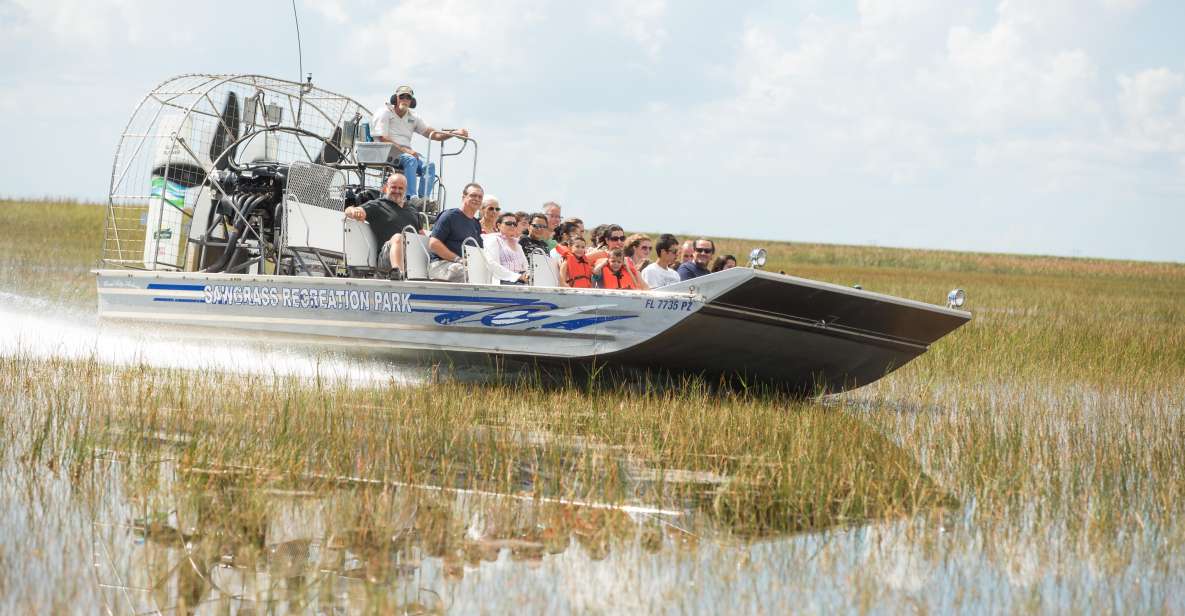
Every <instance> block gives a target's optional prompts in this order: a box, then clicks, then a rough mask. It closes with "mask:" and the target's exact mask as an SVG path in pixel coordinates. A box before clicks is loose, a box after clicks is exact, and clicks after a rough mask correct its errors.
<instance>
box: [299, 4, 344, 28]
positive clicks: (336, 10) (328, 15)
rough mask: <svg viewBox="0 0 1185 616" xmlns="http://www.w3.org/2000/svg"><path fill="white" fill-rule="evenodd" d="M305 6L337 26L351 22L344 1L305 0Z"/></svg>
mask: <svg viewBox="0 0 1185 616" xmlns="http://www.w3.org/2000/svg"><path fill="white" fill-rule="evenodd" d="M304 6H305V7H307V8H310V9H312V10H314V11H316V12H317V13H318V14H319V15H321V16H322V17H324V18H325V19H328V20H330V21H332V22H334V23H337V24H344V23H348V22H349V21H350V14H349V12H347V11H346V7H345V6H344V5H343V0H305V1H304Z"/></svg>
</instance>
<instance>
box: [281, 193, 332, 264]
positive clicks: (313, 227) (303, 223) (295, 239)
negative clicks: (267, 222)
mask: <svg viewBox="0 0 1185 616" xmlns="http://www.w3.org/2000/svg"><path fill="white" fill-rule="evenodd" d="M284 210H285V216H284V246H285V247H286V248H288V249H289V250H305V251H321V252H329V253H333V254H334V255H337V256H341V255H342V254H343V253H344V252H345V239H344V237H343V235H344V234H343V233H342V213H341V211H340V210H334V209H330V208H325V207H318V206H316V205H309V204H307V203H301V202H300V201H296V200H295V199H288V201H287V202H286V203H285V207H284Z"/></svg>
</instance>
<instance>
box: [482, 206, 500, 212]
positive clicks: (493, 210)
mask: <svg viewBox="0 0 1185 616" xmlns="http://www.w3.org/2000/svg"><path fill="white" fill-rule="evenodd" d="M486 211H487V212H501V211H502V208H500V207H487V208H486Z"/></svg>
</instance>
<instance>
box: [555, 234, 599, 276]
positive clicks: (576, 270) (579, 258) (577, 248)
mask: <svg viewBox="0 0 1185 616" xmlns="http://www.w3.org/2000/svg"><path fill="white" fill-rule="evenodd" d="M565 241H567V242H570V244H571V246H570V248H571V250H565V251H564V256H563V260H562V261H560V284H562V285H564V286H565V287H575V288H577V289H589V288H592V286H593V284H592V273H593V272H592V263H590V262H589V261H588V259H587V258H586V257H587V253H588V244H587V243H586V242H585V241H584V238H583V237H581V236H579V235H574V236H571V237H570V239H568V240H565ZM561 245H562V244H561ZM557 248H558V246H557Z"/></svg>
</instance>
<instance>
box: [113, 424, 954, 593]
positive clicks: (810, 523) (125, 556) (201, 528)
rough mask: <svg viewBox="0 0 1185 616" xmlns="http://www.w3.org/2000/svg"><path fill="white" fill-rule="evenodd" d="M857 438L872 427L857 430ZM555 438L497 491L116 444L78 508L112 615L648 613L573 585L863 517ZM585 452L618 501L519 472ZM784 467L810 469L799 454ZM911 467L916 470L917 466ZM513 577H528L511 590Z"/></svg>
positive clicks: (937, 497) (530, 442) (660, 572)
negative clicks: (154, 455)
mask: <svg viewBox="0 0 1185 616" xmlns="http://www.w3.org/2000/svg"><path fill="white" fill-rule="evenodd" d="M474 432H475V433H476V434H478V435H479V438H482V439H486V438H488V437H489V435H488V434H487V431H486V430H482V429H478V430H475V431H474ZM868 438H870V439H881V438H883V437H880V436H879V435H877V434H876V433H875V432H873V431H871V430H869V431H868ZM553 441H554V439H553V438H552V437H550V436H549V435H547V434H542V433H536V434H530V435H526V436H519V437H518V438H517V439H516V440H515V443H513V444H512V446H515V447H519V448H521V449H522V453H521V454H520V455H518V456H516V457H517V458H518V459H524V460H525V459H532V457H531V456H530V455H525V454H526V453H527V452H528V451H529V450H530V449H531V448H532V447H540V446H543V445H544V444H548V445H549V446H551V447H555V446H556V445H555V443H554V442H553ZM563 446H564V447H565V448H567V449H570V450H571V451H572V454H573V455H572V456H562V457H555V456H536V457H535V458H534V459H535V460H536V463H535V464H534V465H532V467H531V468H519V469H517V472H518V473H519V475H520V476H521V477H522V481H521V482H520V483H519V484H518V485H519V488H520V489H518V490H509V491H504V492H502V493H497V492H492V491H483V490H479V489H473V488H460V487H454V486H451V485H409V484H403V483H399V482H394V481H379V480H366V479H360V478H348V477H341V478H331V479H332V481H327V478H325V477H317V478H311V477H304V478H291V477H284V478H279V477H272V476H267V475H266V474H259V473H255V472H250V471H247V470H244V469H199V468H188V467H185V466H181V465H177V464H175V463H173V462H166V463H163V464H160V465H159V466H153V467H151V468H145V466H144V465H142V464H135V465H132V464H129V463H126V462H121V461H117V460H118V459H119V457H118V456H115V457H113V458H111V459H110V461H109V464H110V466H109V469H108V470H110V471H111V472H112V473H114V474H115V475H116V476H118V477H119V481H118V483H119V485H120V486H121V490H122V492H123V494H122V496H121V497H120V499H119V503H118V505H117V506H116V507H114V508H113V510H112V511H111V513H110V514H109V515H107V516H105V517H101V518H100V519H96V520H94V534H95V543H94V545H95V560H94V566H95V573H96V576H97V578H98V581H99V584H100V585H101V588H102V589H103V590H102V598H103V602H104V603H105V604H106V605H107V606H109V607H110V608H111V609H112V611H113V612H116V613H131V612H136V613H140V612H145V611H154V610H165V609H170V608H176V609H177V611H178V613H238V614H244V613H248V614H250V613H263V612H268V613H273V612H290V611H300V612H303V611H322V610H328V609H330V608H345V609H346V610H347V611H350V612H353V611H355V610H359V609H363V608H366V609H374V608H375V607H376V606H377V607H380V608H381V609H382V610H393V611H410V612H413V613H414V612H419V611H436V610H448V609H460V610H461V611H465V612H469V611H473V610H474V609H477V610H482V609H489V606H491V605H499V604H501V605H505V606H507V607H512V606H515V605H516V601H518V600H519V598H518V595H519V594H520V593H522V592H524V590H525V589H527V588H535V589H542V588H549V587H550V588H551V590H550V591H548V594H547V595H546V596H532V597H530V598H529V599H530V601H529V603H530V604H531V605H536V604H541V605H543V606H553V607H558V608H561V609H589V608H594V607H597V606H601V607H605V606H629V605H635V606H637V607H639V608H644V609H653V608H654V607H655V605H660V604H661V603H662V601H661V599H660V598H658V597H651V596H644V597H638V598H636V599H631V600H628V601H626V602H624V603H622V602H620V597H617V598H614V599H612V600H611V599H610V597H609V596H606V597H602V598H600V599H598V598H597V597H596V596H595V595H594V596H585V594H584V593H585V592H586V590H587V589H585V588H584V585H585V584H587V583H588V581H591V580H597V581H598V583H600V584H603V585H606V587H605V588H603V589H602V590H603V591H604V592H606V593H609V592H614V591H620V592H637V590H638V589H637V587H636V584H637V583H638V580H637V579H634V580H631V579H629V578H630V576H631V575H639V576H642V579H645V580H648V582H647V583H648V584H654V585H659V586H665V585H668V584H670V583H671V581H672V580H674V579H679V578H682V577H686V576H689V575H694V574H695V572H694V571H693V570H692V569H689V567H693V566H696V565H695V563H696V562H697V561H699V560H700V559H701V558H703V557H704V556H707V555H709V554H711V555H714V556H713V558H719V557H721V556H725V557H727V558H729V559H732V560H734V561H737V562H743V561H744V560H745V559H746V558H748V557H747V556H745V553H746V552H747V551H748V550H750V549H752V547H753V546H755V545H759V544H760V543H767V542H770V541H775V542H777V541H784V540H785V539H786V538H788V537H792V536H794V535H795V534H796V533H801V532H806V531H809V532H817V531H821V530H825V529H826V528H827V527H832V526H836V525H840V526H850V525H852V524H857V523H864V522H866V521H867V520H858V519H836V518H827V517H826V516H825V515H821V514H819V513H817V512H816V513H815V514H813V515H804V512H803V511H801V510H800V507H801V505H800V503H798V502H796V501H794V500H793V499H792V498H787V495H786V494H784V493H778V492H776V491H775V490H774V487H773V486H772V485H763V484H761V483H760V482H757V481H755V480H754V477H759V476H760V475H754V474H751V473H750V474H746V475H745V476H744V479H743V480H741V479H740V476H737V477H733V476H728V475H722V474H720V473H716V472H706V471H700V470H694V469H669V468H659V467H656V466H654V465H653V464H647V463H644V462H643V461H640V460H637V459H633V458H632V457H631V456H629V455H627V454H625V453H623V452H613V451H608V450H606V449H605V448H598V447H596V446H594V445H591V444H589V443H583V442H579V441H576V442H572V441H567V442H565V443H563ZM590 452H592V453H594V454H595V456H596V457H598V458H599V459H600V460H601V461H600V462H599V463H600V464H601V465H602V467H601V468H603V469H605V470H606V473H607V474H614V475H616V476H618V477H620V479H618V480H615V482H611V483H615V484H616V485H618V486H619V488H618V489H617V490H615V491H614V493H615V494H616V496H617V498H609V499H606V500H596V499H590V498H577V497H573V496H572V495H570V494H563V493H553V492H550V491H549V488H548V485H549V484H548V483H547V482H540V481H537V480H536V481H532V480H531V479H530V478H531V477H536V478H537V477H540V476H547V475H550V474H563V473H569V472H574V471H577V470H578V469H575V468H574V467H573V466H572V465H573V464H574V463H573V462H572V460H575V459H582V460H588V459H589V454H590ZM578 454H583V456H578ZM548 464H552V465H555V467H554V468H549V467H548ZM610 466H612V470H611V471H610V470H608V469H609V467H610ZM146 470H147V471H150V472H148V473H147V474H145V471H146ZM792 471H793V472H794V473H804V474H809V473H811V472H812V468H811V467H810V462H809V461H806V460H804V461H803V463H802V464H800V465H798V466H797V467H796V468H794V469H792ZM472 478H473V477H472V476H470V477H469V479H470V480H471V479H472ZM910 480H911V481H912V482H913V483H914V484H919V483H921V484H928V482H929V480H928V479H926V478H925V477H924V476H922V475H921V474H920V473H917V474H915V475H913V476H912V477H911V478H910ZM470 485H472V483H470ZM327 486H332V487H327ZM927 494H928V496H925V497H923V500H925V499H930V501H931V502H930V503H929V506H937V505H940V504H949V502H950V501H949V499H947V498H946V497H945V496H943V495H941V494H940V493H939V492H938V491H937V490H935V491H933V492H927ZM913 496H914V497H915V498H916V495H913ZM915 504H916V503H915ZM896 505H897V506H900V507H904V506H905V504H904V503H897V504H896ZM742 509H743V510H742ZM887 509H889V510H895V507H888V508H887ZM522 576H526V578H528V579H531V580H534V583H532V584H530V585H527V586H523V585H521V584H520V582H522V581H523V579H524V578H523V577H522ZM621 576H625V579H621ZM540 584H541V585H542V586H540ZM656 601H657V603H655V602H656ZM535 610H536V608H535V607H533V608H532V611H535ZM495 611H499V610H495Z"/></svg>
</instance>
